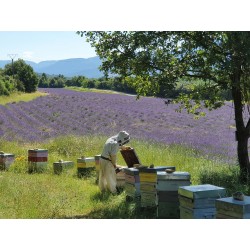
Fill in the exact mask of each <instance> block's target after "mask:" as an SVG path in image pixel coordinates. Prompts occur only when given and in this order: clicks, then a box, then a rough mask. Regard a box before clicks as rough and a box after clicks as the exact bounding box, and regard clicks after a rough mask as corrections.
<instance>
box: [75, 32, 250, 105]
mask: <svg viewBox="0 0 250 250" xmlns="http://www.w3.org/2000/svg"><path fill="white" fill-rule="evenodd" d="M78 34H79V35H81V36H83V34H84V35H85V37H86V38H87V41H88V42H89V43H90V44H91V46H92V47H94V48H95V49H96V52H97V54H98V55H99V56H100V58H101V59H102V66H101V70H103V71H104V73H105V74H106V75H109V74H118V75H119V76H122V77H124V78H126V77H133V78H135V84H134V86H135V87H136V91H137V93H138V95H145V94H149V95H152V94H154V95H157V94H160V95H161V96H164V97H167V96H168V93H170V94H171V91H172V90H173V89H175V88H176V86H177V85H176V82H178V81H180V79H182V78H186V79H187V78H193V79H200V80H204V81H201V82H200V83H201V84H200V86H199V88H198V86H197V85H196V88H194V89H189V93H192V94H190V95H189V97H190V98H195V99H196V100H197V99H198V98H203V99H204V96H205V99H207V100H209V103H207V104H208V107H209V108H217V107H218V99H219V98H220V97H221V96H219V95H218V93H220V94H221V93H223V92H224V91H225V90H231V87H232V82H233V81H234V80H233V78H234V76H233V75H234V74H236V67H237V70H238V69H240V70H241V74H242V78H241V82H240V85H241V88H242V92H243V90H246V91H245V94H244V96H245V97H247V98H248V95H249V88H247V86H248V85H249V81H247V79H244V78H245V76H246V77H248V75H249V74H248V73H249V72H248V71H249V62H250V53H249V50H248V49H246V48H248V45H249V43H250V42H249V41H250V39H249V37H250V33H249V32H160V31H155V32H148V31H141V32H128V31H124V32H118V31H115V32H78ZM239 41H240V42H239ZM212 89H213V90H216V91H210V90H212ZM198 90H199V91H201V92H202V93H200V92H199V91H198ZM197 92H198V95H197ZM205 92H206V93H205ZM201 100H202V99H201ZM248 101H249V99H248ZM245 102H246V100H245ZM215 103H216V104H215ZM188 107H190V106H188Z"/></svg>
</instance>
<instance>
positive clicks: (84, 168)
mask: <svg viewBox="0 0 250 250" xmlns="http://www.w3.org/2000/svg"><path fill="white" fill-rule="evenodd" d="M95 164H96V161H95V157H81V158H78V159H77V175H78V177H79V178H81V177H89V176H90V175H91V174H92V173H93V171H94V170H95V168H96V166H95Z"/></svg>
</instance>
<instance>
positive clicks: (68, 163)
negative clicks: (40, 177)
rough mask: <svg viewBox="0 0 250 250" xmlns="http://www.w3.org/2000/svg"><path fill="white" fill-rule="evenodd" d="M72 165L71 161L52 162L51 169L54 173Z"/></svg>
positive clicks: (67, 168)
mask: <svg viewBox="0 0 250 250" xmlns="http://www.w3.org/2000/svg"><path fill="white" fill-rule="evenodd" d="M73 167H74V162H73V161H58V162H54V163H53V169H54V173H55V174H61V173H62V172H66V171H67V170H69V169H72V168H73Z"/></svg>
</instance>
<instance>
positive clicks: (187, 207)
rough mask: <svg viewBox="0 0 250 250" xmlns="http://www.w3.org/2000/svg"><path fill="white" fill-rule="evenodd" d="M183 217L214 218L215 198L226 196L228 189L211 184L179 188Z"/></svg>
mask: <svg viewBox="0 0 250 250" xmlns="http://www.w3.org/2000/svg"><path fill="white" fill-rule="evenodd" d="M178 194H179V202H180V218H181V219H214V218H215V216H216V208H215V200H216V199H219V198H221V197H225V195H226V190H225V188H223V187H217V186H214V185H210V184H204V185H195V186H183V187H179V189H178Z"/></svg>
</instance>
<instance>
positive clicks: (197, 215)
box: [180, 206, 216, 219]
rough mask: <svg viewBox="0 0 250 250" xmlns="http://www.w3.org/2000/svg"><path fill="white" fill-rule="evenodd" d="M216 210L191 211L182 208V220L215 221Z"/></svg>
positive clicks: (200, 209) (213, 208)
mask: <svg viewBox="0 0 250 250" xmlns="http://www.w3.org/2000/svg"><path fill="white" fill-rule="evenodd" d="M215 217H216V208H215V207H211V208H197V209H190V208H187V207H182V206H180V218H181V219H215Z"/></svg>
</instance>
